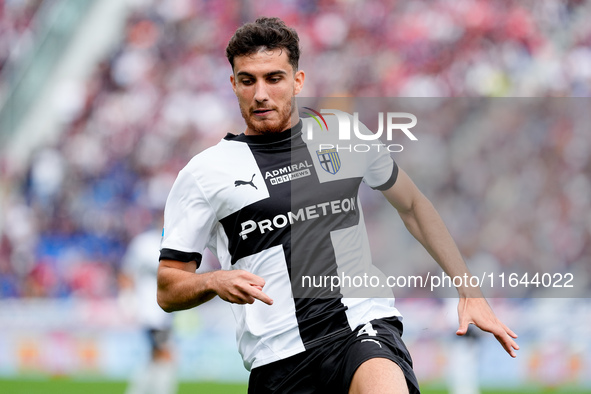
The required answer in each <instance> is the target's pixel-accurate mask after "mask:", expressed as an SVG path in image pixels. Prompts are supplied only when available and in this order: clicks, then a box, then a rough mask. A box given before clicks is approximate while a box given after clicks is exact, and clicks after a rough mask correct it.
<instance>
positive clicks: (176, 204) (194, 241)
mask: <svg viewBox="0 0 591 394" xmlns="http://www.w3.org/2000/svg"><path fill="white" fill-rule="evenodd" d="M215 222H216V219H215V212H214V211H213V209H212V208H211V206H210V204H209V202H208V200H207V198H206V196H205V195H204V193H203V191H202V189H201V188H200V187H199V184H198V182H197V179H195V177H194V176H193V175H192V174H191V173H190V172H189V171H188V170H187V169H186V168H185V169H183V170H181V172H180V173H179V175H178V177H177V179H176V181H175V183H174V185H173V186H172V189H171V191H170V194H169V195H168V199H167V200H166V207H165V209H164V229H163V231H162V242H161V244H160V247H161V249H160V260H162V259H171V260H178V261H183V262H189V261H196V262H197V265H199V264H200V263H201V258H202V255H203V251H204V250H205V246H206V245H207V243H208V241H209V239H210V237H211V234H212V229H213V226H214V224H215Z"/></svg>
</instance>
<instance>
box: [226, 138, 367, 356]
mask: <svg viewBox="0 0 591 394" xmlns="http://www.w3.org/2000/svg"><path fill="white" fill-rule="evenodd" d="M272 145H273V146H272V148H270V147H269V145H265V146H260V145H259V146H257V145H250V149H251V152H252V154H253V156H254V158H255V161H256V163H257V165H258V167H259V169H260V171H261V173H262V174H263V177H264V174H265V173H266V171H272V170H273V169H277V168H282V167H284V166H288V165H291V164H296V163H302V162H306V161H307V162H308V163H313V158H312V157H311V155H310V153H309V151H308V149H307V147H306V146H305V143H304V142H303V140H302V139H301V136H297V138H295V139H293V142H292V141H289V140H288V141H286V142H285V141H284V142H283V143H276V144H272ZM292 145H293V146H292ZM316 169H318V170H319V171H323V170H322V169H321V168H319V167H316V166H315V167H313V168H310V170H311V171H312V174H311V175H310V176H307V177H302V178H299V179H294V180H291V181H289V182H284V183H279V184H275V185H272V184H271V183H270V182H269V180H268V179H267V180H265V182H266V186H267V188H268V190H269V195H270V197H269V198H266V199H263V200H261V201H257V202H255V203H253V204H250V205H248V206H245V207H243V208H242V209H241V210H240V211H238V212H235V213H233V214H231V215H229V216H227V217H225V218H223V219H221V220H220V222H221V224H222V226H223V228H224V231H225V233H226V235H227V237H228V240H229V250H230V254H231V256H232V258H231V261H232V264H235V263H236V262H237V261H238V260H239V259H241V258H243V257H246V256H249V255H253V254H256V253H259V252H261V251H263V250H266V249H268V248H270V247H273V246H277V245H283V250H284V253H285V260H286V262H287V269H288V272H289V274H290V279H291V283H292V292H293V294H295V295H300V296H301V297H302V298H294V302H295V309H296V318H297V320H298V326H299V330H300V336H301V338H302V341H303V342H304V345H305V346H306V348H309V347H312V346H313V345H314V344H315V343H317V342H320V341H321V340H322V339H323V338H326V337H328V336H331V335H336V334H338V333H339V332H344V331H349V330H350V328H349V324H348V322H347V317H346V314H345V310H346V309H347V308H346V306H345V305H344V304H343V303H342V302H341V298H342V294H341V293H340V291H339V289H335V290H334V291H332V293H331V290H330V288H323V289H318V288H314V289H309V291H310V293H309V294H303V291H304V292H305V291H306V289H302V288H301V287H299V288H296V287H297V286H298V285H299V286H301V283H302V282H301V280H300V278H301V276H302V275H315V276H316V275H319V276H322V277H324V276H325V275H337V263H336V258H335V253H334V249H333V245H332V242H331V239H330V232H331V231H333V230H338V229H342V228H348V227H351V226H354V225H356V224H358V223H359V219H360V215H359V210H358V208H357V207H355V210H350V211H348V212H346V213H345V212H342V213H340V214H332V215H324V216H320V217H318V218H315V219H310V220H305V221H295V222H294V223H293V224H292V225H287V226H285V227H282V228H275V229H273V230H272V231H265V232H264V233H263V234H261V232H260V231H258V230H255V231H253V232H250V233H249V234H248V237H247V239H242V237H240V236H239V233H240V231H242V228H241V223H243V222H245V221H247V220H253V221H255V222H257V223H258V222H259V221H261V220H264V219H269V220H272V219H273V218H274V217H275V216H276V215H279V214H284V215H286V214H287V212H289V211H292V212H296V211H297V210H298V209H300V208H303V207H306V206H311V205H315V204H319V203H324V202H327V201H334V200H343V199H344V198H352V197H354V198H355V201H357V200H356V198H357V191H358V188H359V184H360V183H361V180H362V179H361V178H348V179H343V180H336V181H332V182H325V183H320V182H319V181H318V177H317V175H316V173H315V171H316ZM237 192H239V190H237Z"/></svg>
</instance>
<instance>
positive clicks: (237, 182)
mask: <svg viewBox="0 0 591 394" xmlns="http://www.w3.org/2000/svg"><path fill="white" fill-rule="evenodd" d="M255 175H256V174H252V178H250V181H241V180H237V181H234V187H238V186H242V185H250V186H252V187H254V188H255V189H257V190H259V188H258V187H256V186H255V184H254V182H253V181H252V180H253V179H254V176H255Z"/></svg>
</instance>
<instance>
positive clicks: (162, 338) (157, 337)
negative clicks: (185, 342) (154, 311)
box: [146, 328, 170, 352]
mask: <svg viewBox="0 0 591 394" xmlns="http://www.w3.org/2000/svg"><path fill="white" fill-rule="evenodd" d="M146 333H147V334H148V339H149V341H150V348H151V349H152V352H154V351H157V350H165V349H166V348H167V347H168V343H169V339H170V329H164V330H158V329H154V328H148V329H147V330H146Z"/></svg>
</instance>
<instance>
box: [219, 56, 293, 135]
mask: <svg viewBox="0 0 591 394" xmlns="http://www.w3.org/2000/svg"><path fill="white" fill-rule="evenodd" d="M230 81H231V82H232V88H233V89H234V93H236V97H238V103H239V104H240V112H242V117H243V118H244V120H245V121H246V126H247V128H246V132H245V134H268V133H275V132H280V131H283V130H286V129H288V128H290V127H291V125H292V122H291V120H292V116H293V117H294V121H295V122H294V124H295V123H297V117H298V115H297V109H296V108H295V106H293V108H292V99H293V97H294V96H295V95H296V94H298V93H299V92H300V91H301V90H302V87H303V86H304V72H303V71H301V70H300V71H297V72H295V73H294V70H293V67H292V66H291V64H289V60H288V56H287V52H286V51H285V50H281V49H273V50H263V51H259V52H257V53H255V54H252V55H248V56H237V57H235V58H234V74H233V75H232V76H231V77H230Z"/></svg>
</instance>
